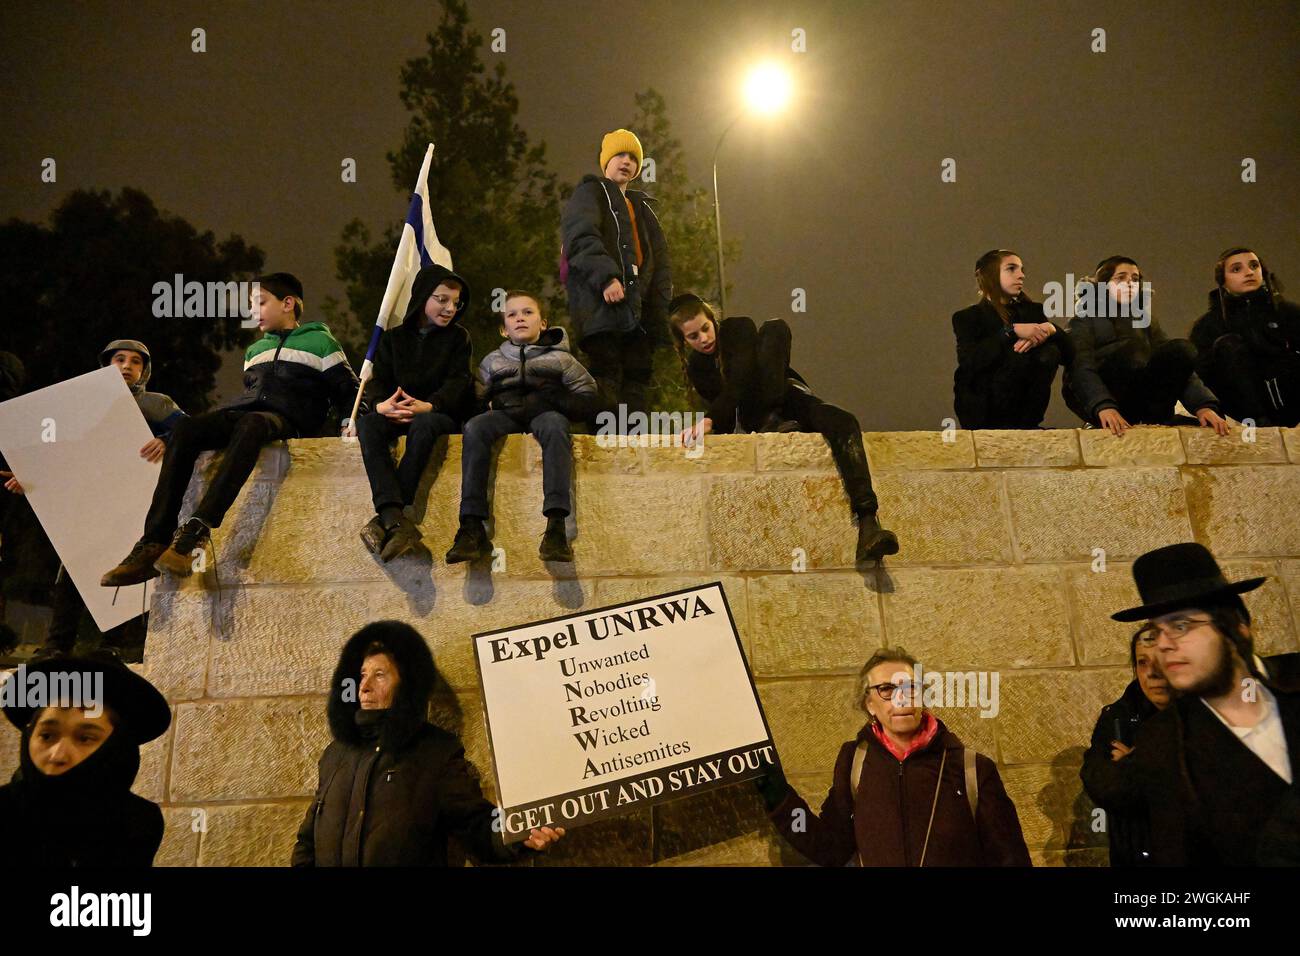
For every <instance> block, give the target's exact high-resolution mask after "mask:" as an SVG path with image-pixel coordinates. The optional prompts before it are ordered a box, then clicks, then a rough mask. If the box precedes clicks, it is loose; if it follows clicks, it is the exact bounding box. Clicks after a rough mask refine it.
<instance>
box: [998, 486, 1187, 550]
mask: <svg viewBox="0 0 1300 956" xmlns="http://www.w3.org/2000/svg"><path fill="white" fill-rule="evenodd" d="M1006 479H1007V491H1008V493H1009V495H1010V498H1011V513H1012V521H1013V524H1014V527H1015V534H1016V543H1017V545H1018V548H1019V551H1020V555H1021V558H1022V559H1023V560H1025V561H1091V560H1092V559H1093V557H1094V553H1093V550H1094V549H1095V548H1102V549H1104V550H1105V552H1106V558H1107V560H1108V561H1114V560H1117V559H1121V558H1133V557H1136V556H1137V555H1139V554H1142V553H1143V552H1145V551H1149V550H1151V549H1152V548H1158V547H1160V546H1161V545H1165V544H1173V543H1175V542H1178V541H1190V540H1192V526H1191V524H1190V523H1189V521H1188V516H1187V501H1186V499H1185V497H1184V494H1183V486H1182V482H1181V481H1180V480H1179V476H1178V470H1177V469H1174V468H1116V469H1110V470H1106V471H1059V472H1058V471H1050V472H1045V471H1032V472H1008V473H1007V475H1006Z"/></svg>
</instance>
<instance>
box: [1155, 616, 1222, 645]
mask: <svg viewBox="0 0 1300 956" xmlns="http://www.w3.org/2000/svg"><path fill="white" fill-rule="evenodd" d="M1213 623H1214V622H1213V621H1211V620H1210V619H1209V618H1208V617H1206V618H1197V617H1176V618H1174V619H1173V620H1172V621H1166V622H1165V623H1164V624H1157V623H1155V622H1154V621H1149V622H1148V623H1146V624H1145V625H1143V627H1142V629H1141V630H1139V631H1138V643H1139V644H1141V645H1143V646H1144V647H1151V646H1153V645H1154V644H1155V643H1156V641H1157V640H1159V638H1160V635H1161V634H1164V635H1165V636H1166V637H1168V638H1169V640H1171V641H1173V642H1174V643H1175V644H1177V643H1178V642H1179V641H1181V640H1182V639H1183V638H1184V637H1186V636H1187V635H1188V634H1190V633H1191V632H1192V631H1194V630H1196V629H1197V628H1198V627H1204V626H1205V625H1206V624H1213Z"/></svg>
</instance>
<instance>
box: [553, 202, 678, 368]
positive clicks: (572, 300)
mask: <svg viewBox="0 0 1300 956" xmlns="http://www.w3.org/2000/svg"><path fill="white" fill-rule="evenodd" d="M627 198H628V199H630V200H631V201H632V206H633V208H634V209H635V210H636V222H637V230H638V233H639V235H640V237H641V253H642V257H643V261H642V263H641V268H640V269H639V270H638V269H637V266H636V243H635V242H634V240H633V237H632V220H631V218H630V217H629V216H628V212H627V203H626V202H625V201H624V198H623V193H621V192H620V191H619V188H618V186H617V185H615V184H614V182H613V180H610V179H606V178H604V177H603V176H584V177H583V180H582V182H580V183H579V184H578V187H577V188H576V189H575V190H574V191H573V195H572V196H570V197H569V201H568V202H567V203H566V204H565V206H564V215H563V217H562V219H561V229H562V231H563V235H564V247H563V249H564V257H565V259H566V261H567V264H568V276H567V278H566V280H565V289H566V291H567V292H568V299H569V318H570V320H571V322H572V325H573V335H574V338H575V339H576V340H577V342H578V344H580V345H581V344H582V340H583V339H584V338H586V337H587V336H588V335H593V334H595V333H597V332H631V331H632V330H634V329H636V328H638V327H640V328H642V329H644V330H645V331H646V332H647V333H648V334H649V335H650V336H651V337H652V338H653V339H656V340H659V339H662V338H664V337H666V335H667V318H668V301H669V300H670V299H671V298H672V295H673V278H672V265H671V263H670V262H669V258H668V243H667V241H666V240H665V239H664V232H663V228H662V227H661V226H660V225H659V218H658V217H657V216H656V215H655V212H654V208H653V206H652V205H651V204H652V203H653V202H654V199H653V198H652V197H650V196H647V195H646V194H645V193H644V192H642V191H641V190H639V189H629V190H628V191H627ZM610 279H618V280H619V281H620V282H622V283H623V289H624V293H625V294H624V298H623V301H622V302H614V303H610V302H606V301H605V297H604V293H605V286H607V285H608V284H609V280H610Z"/></svg>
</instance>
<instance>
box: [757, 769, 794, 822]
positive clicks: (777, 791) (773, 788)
mask: <svg viewBox="0 0 1300 956" xmlns="http://www.w3.org/2000/svg"><path fill="white" fill-rule="evenodd" d="M754 787H755V788H756V789H757V790H758V792H759V793H760V794H762V797H763V804H764V805H765V806H766V807H767V809H768V810H769V811H771V810H775V809H776V808H777V807H778V806H780V805H781V801H782V800H784V799H785V798H786V796H788V795H789V793H790V782H789V781H788V780H786V779H785V771H783V770H782V769H781V765H780V764H779V763H774V764H772V765H771V766H770V767H768V768H767V771H766V772H765V773H764V774H763V776H761V777H755V778H754Z"/></svg>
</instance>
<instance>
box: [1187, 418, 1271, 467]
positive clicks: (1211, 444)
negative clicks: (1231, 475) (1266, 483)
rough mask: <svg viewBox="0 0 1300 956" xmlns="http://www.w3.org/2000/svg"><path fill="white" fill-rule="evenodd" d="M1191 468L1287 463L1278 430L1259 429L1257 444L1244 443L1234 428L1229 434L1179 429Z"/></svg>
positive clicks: (1257, 429) (1201, 429) (1237, 430)
mask: <svg viewBox="0 0 1300 956" xmlns="http://www.w3.org/2000/svg"><path fill="white" fill-rule="evenodd" d="M1178 431H1179V432H1180V433H1181V434H1182V437H1183V448H1184V449H1186V451H1187V463H1188V464H1189V465H1235V464H1256V463H1268V464H1273V463H1285V462H1286V460H1287V459H1286V448H1285V447H1283V445H1282V435H1281V433H1280V432H1279V430H1278V429H1276V428H1256V429H1255V440H1254V441H1243V440H1242V437H1243V435H1244V432H1243V430H1242V429H1240V428H1237V427H1235V426H1234V427H1233V428H1232V430H1231V432H1230V433H1229V434H1228V435H1226V436H1222V435H1217V434H1215V433H1214V430H1213V429H1210V428H1180V429H1178Z"/></svg>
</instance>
